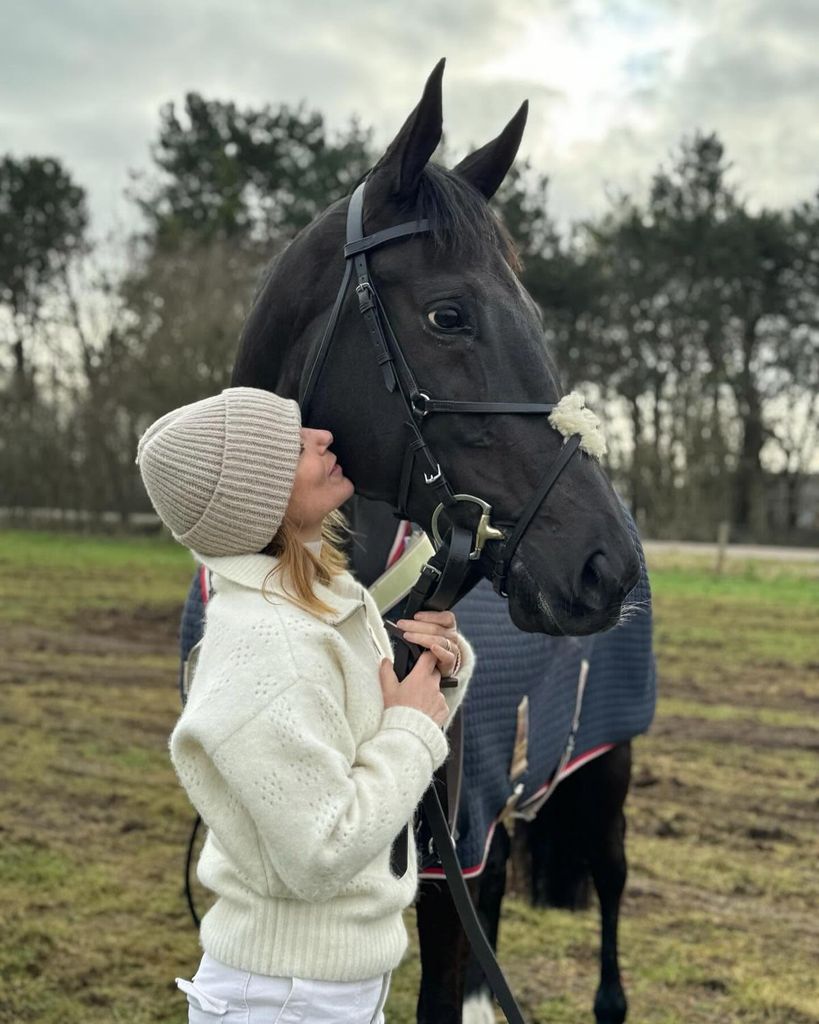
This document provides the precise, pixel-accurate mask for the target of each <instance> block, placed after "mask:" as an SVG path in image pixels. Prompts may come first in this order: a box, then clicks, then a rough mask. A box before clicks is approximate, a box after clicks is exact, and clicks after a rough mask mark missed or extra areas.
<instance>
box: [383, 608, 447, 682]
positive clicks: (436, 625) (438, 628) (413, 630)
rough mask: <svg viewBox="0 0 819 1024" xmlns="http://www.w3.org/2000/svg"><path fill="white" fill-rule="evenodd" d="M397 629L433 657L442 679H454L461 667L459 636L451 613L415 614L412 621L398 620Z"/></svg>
mask: <svg viewBox="0 0 819 1024" xmlns="http://www.w3.org/2000/svg"><path fill="white" fill-rule="evenodd" d="M396 626H398V628H399V629H402V630H403V631H404V638H405V639H406V640H409V641H410V642H411V643H414V644H418V646H419V647H426V648H427V650H429V651H431V652H432V653H433V654H434V655H435V660H436V662H437V664H438V670H439V672H440V673H441V675H442V676H455V675H457V673H458V669H459V668H460V667H461V649H460V646H459V641H460V639H461V634H460V633H459V632H458V624H457V622H456V621H455V616H454V615H453V614H452V612H416V613H415V617H414V618H412V619H399V620H398V622H396Z"/></svg>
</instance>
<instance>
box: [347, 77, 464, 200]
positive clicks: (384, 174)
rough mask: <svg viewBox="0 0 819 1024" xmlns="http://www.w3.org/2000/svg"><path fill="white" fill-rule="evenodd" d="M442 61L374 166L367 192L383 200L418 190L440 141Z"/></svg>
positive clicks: (406, 197) (409, 196)
mask: <svg viewBox="0 0 819 1024" xmlns="http://www.w3.org/2000/svg"><path fill="white" fill-rule="evenodd" d="M445 63H446V58H442V59H441V60H439V61H438V63H437V64H436V65H435V67H434V68H433V69H432V74H431V75H430V76H429V78H428V79H427V84H426V85H425V86H424V94H423V96H421V99H420V101H419V103H418V106H417V107H416V108H415V110H413V112H412V113H411V114H410V116H409V117H408V118H407V120H406V121H405V122H404V126H403V128H402V129H401V131H400V132H399V133H398V134H397V135H396V136H395V138H394V139H393V140H392V142H391V143H390V144H389V146H388V147H387V150H386V152H385V153H384V155H383V156H382V157H381V159H380V160H379V161H378V163H377V164H376V165H375V167H374V168H373V171H372V175H371V176H370V184H369V185H368V186H367V191H368V193H370V194H372V193H373V192H379V193H381V194H382V195H383V197H384V198H385V199H386V198H393V199H397V200H399V201H400V202H406V201H407V200H411V199H412V198H413V196H414V195H415V193H416V191H417V190H418V181H419V179H420V177H421V172H422V171H423V170H424V168H425V167H426V165H427V163H428V162H429V158H430V157H431V156H432V154H433V153H434V152H435V150H436V148H437V146H438V143H439V142H440V141H441V131H442V128H443V110H442V105H441V78H442V77H443V74H444V64H445Z"/></svg>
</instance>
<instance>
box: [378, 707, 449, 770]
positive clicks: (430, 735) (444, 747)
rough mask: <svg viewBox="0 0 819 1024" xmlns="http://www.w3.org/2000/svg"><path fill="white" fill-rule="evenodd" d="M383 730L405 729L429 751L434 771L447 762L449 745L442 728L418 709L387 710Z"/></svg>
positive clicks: (383, 720)
mask: <svg viewBox="0 0 819 1024" xmlns="http://www.w3.org/2000/svg"><path fill="white" fill-rule="evenodd" d="M381 728H382V729H404V730H405V731H406V732H411V733H412V735H413V736H415V737H417V738H418V739H419V740H420V741H421V742H422V743H423V744H424V746H425V747H426V748H427V750H428V751H429V756H430V757H431V758H432V768H433V771H434V770H435V769H436V768H437V767H438V766H439V765H441V764H443V763H444V761H445V760H446V756H447V754H448V753H449V745H448V744H447V741H446V737H445V736H444V734H443V732H442V731H441V727H440V726H438V725H436V724H435V722H433V720H432V719H431V718H430V717H429V715H425V714H424V712H423V711H419V710H418V709H417V708H408V707H406V705H403V704H398V705H393V706H392V707H391V708H387V710H386V711H385V712H384V716H383V718H382V720H381Z"/></svg>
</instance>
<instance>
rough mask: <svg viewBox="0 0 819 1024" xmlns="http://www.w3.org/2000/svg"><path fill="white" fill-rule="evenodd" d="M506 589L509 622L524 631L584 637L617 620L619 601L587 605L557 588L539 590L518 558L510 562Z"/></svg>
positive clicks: (605, 627)
mask: <svg viewBox="0 0 819 1024" xmlns="http://www.w3.org/2000/svg"><path fill="white" fill-rule="evenodd" d="M506 589H507V593H508V594H509V615H510V617H511V619H512V622H514V624H515V625H516V626H517V628H518V629H520V630H523V632H525V633H546V634H547V635H548V636H588V635H589V634H590V633H600V632H602V631H603V630H605V629H611V627H612V626H615V625H617V623H618V622H619V620H620V611H621V607H622V606H621V604H620V603H619V602H618V603H616V604H614V605H611V606H609V607H607V608H589V607H588V606H586V605H584V604H582V603H581V602H579V601H577V600H576V599H575V600H571V599H569V598H567V597H566V596H565V595H562V594H561V593H560V592H559V590H558V589H557V588H555V589H554V591H553V592H547V591H544V590H542V589H541V588H540V587H538V585H537V584H536V583H535V581H534V579H533V578H532V576H531V575H530V573H529V571H528V570H527V568H526V566H525V564H524V563H523V562H522V561H521V560H520V559H519V558H516V559H514V560H513V562H512V567H511V569H510V572H509V577H508V580H507V586H506Z"/></svg>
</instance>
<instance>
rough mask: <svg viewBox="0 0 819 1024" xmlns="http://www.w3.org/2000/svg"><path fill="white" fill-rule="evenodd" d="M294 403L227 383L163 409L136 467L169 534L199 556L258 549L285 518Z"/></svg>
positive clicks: (296, 419)
mask: <svg viewBox="0 0 819 1024" xmlns="http://www.w3.org/2000/svg"><path fill="white" fill-rule="evenodd" d="M300 430H301V413H300V412H299V407H298V405H297V404H296V402H294V401H291V400H290V399H287V398H280V397H279V396H278V395H274V394H272V393H271V392H269V391H262V390H259V389H257V388H227V389H226V390H225V391H223V392H222V394H221V395H214V396H213V397H212V398H203V399H202V401H200V402H194V403H193V404H192V405H183V406H182V408H181V409H174V410H173V412H169V413H166V414H165V415H164V416H162V417H160V418H159V419H158V420H157V421H156V422H155V423H153V424H152V425H151V426H150V427H148V429H147V430H146V431H145V433H144V434H143V435H142V437H141V439H140V441H139V446H138V448H137V457H136V461H137V465H138V466H139V471H140V473H141V474H142V480H143V482H144V484H145V489H146V490H147V492H148V496H149V497H150V499H151V502H152V503H153V506H154V508H155V509H156V511H157V513H158V514H159V518H160V519H161V520H162V522H163V523H165V525H166V526H167V527H168V529H169V530H170V531H171V533H172V534H173V535H174V537H175V538H176V539H177V540H178V541H179V542H180V543H181V544H184V545H185V546H186V547H189V548H192V549H193V550H194V551H196V552H198V553H199V554H202V555H242V554H249V553H251V552H255V551H260V550H261V549H262V548H263V547H264V546H265V545H266V544H268V543H269V542H270V541H271V540H272V539H273V536H274V534H275V533H276V531H277V530H278V529H279V527H280V526H281V523H282V519H283V518H284V513H285V510H286V509H287V503H288V501H289V500H290V492H291V491H292V490H293V478H294V477H295V475H296V465H297V463H298V460H299V452H300V450H301V433H300Z"/></svg>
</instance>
